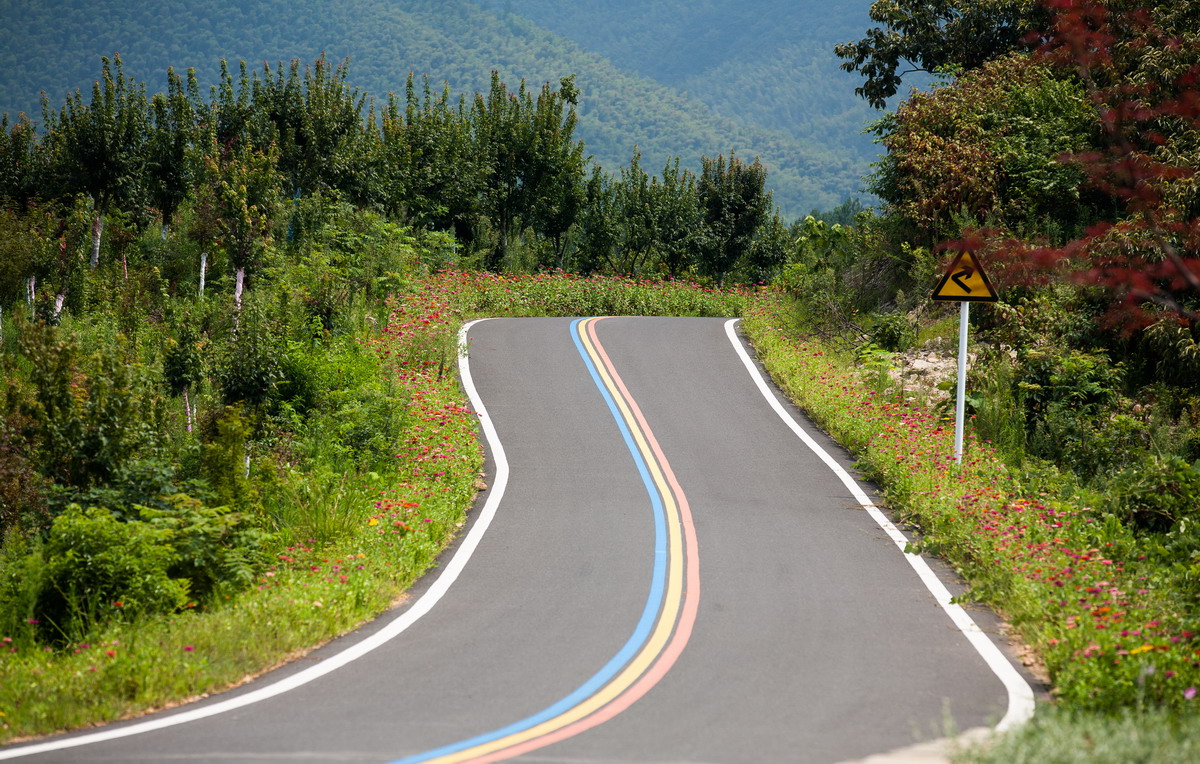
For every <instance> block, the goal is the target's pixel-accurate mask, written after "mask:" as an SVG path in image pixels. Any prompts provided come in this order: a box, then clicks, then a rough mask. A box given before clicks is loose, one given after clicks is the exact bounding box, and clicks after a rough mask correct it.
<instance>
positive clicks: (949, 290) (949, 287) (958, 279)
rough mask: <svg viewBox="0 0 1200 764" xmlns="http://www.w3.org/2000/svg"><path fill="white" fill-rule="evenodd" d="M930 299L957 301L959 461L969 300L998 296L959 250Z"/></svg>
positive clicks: (979, 269) (956, 435)
mask: <svg viewBox="0 0 1200 764" xmlns="http://www.w3.org/2000/svg"><path fill="white" fill-rule="evenodd" d="M932 297H933V299H935V300H939V301H943V302H957V303H959V313H958V389H957V394H958V398H957V399H956V400H955V405H954V461H956V462H958V463H959V464H961V463H962V454H963V429H964V421H963V420H964V419H966V413H967V326H968V324H969V318H970V310H971V303H973V302H995V301H996V300H997V299H998V296H997V294H996V290H995V289H994V288H993V287H992V282H991V281H989V280H988V277H987V274H985V273H984V272H983V268H982V267H980V265H979V259H978V258H976V257H975V255H973V254H971V253H970V252H959V253H958V256H956V257H955V258H954V260H953V261H952V262H951V263H950V267H949V268H947V269H946V273H945V274H943V275H942V280H941V281H939V282H938V285H937V286H936V287H934V290H933V295H932Z"/></svg>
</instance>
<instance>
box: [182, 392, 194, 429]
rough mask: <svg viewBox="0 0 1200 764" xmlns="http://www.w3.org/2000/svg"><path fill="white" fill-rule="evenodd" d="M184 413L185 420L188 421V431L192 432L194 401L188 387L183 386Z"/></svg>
mask: <svg viewBox="0 0 1200 764" xmlns="http://www.w3.org/2000/svg"><path fill="white" fill-rule="evenodd" d="M183 414H184V421H186V422H187V431H188V433H189V434H190V433H191V432H192V401H191V399H190V398H188V389H187V388H186V387H184V388H183Z"/></svg>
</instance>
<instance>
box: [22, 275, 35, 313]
mask: <svg viewBox="0 0 1200 764" xmlns="http://www.w3.org/2000/svg"><path fill="white" fill-rule="evenodd" d="M26 284H27V285H28V287H29V288H28V289H27V290H26V293H25V295H26V299H27V300H28V301H29V307H30V309H32V308H33V302H34V300H36V299H37V276H30V277H29V281H28V282H26Z"/></svg>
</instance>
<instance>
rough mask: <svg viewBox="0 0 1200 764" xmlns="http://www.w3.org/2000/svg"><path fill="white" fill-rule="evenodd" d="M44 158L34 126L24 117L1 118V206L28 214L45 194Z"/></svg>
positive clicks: (6, 116) (5, 116)
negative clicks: (31, 206)
mask: <svg viewBox="0 0 1200 764" xmlns="http://www.w3.org/2000/svg"><path fill="white" fill-rule="evenodd" d="M43 161H44V155H43V154H42V150H41V142H40V141H39V140H38V136H37V131H36V130H35V129H34V127H33V123H32V122H31V121H30V120H29V118H28V117H26V116H25V115H24V114H21V115H19V116H18V117H17V120H16V122H13V123H12V124H9V121H8V115H7V114H5V115H4V117H3V118H0V206H8V207H14V208H15V209H17V210H18V211H20V212H25V211H27V210H28V209H29V206H30V205H31V204H32V203H33V201H34V200H35V199H38V198H39V197H42V196H43V195H44V193H45V191H44V189H43V188H42V185H43V183H44V182H45V177H44V167H43V165H42V163H43Z"/></svg>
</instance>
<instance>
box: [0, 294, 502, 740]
mask: <svg viewBox="0 0 1200 764" xmlns="http://www.w3.org/2000/svg"><path fill="white" fill-rule="evenodd" d="M487 320H489V319H486V318H484V319H479V320H478V321H471V322H469V323H467V324H464V325H463V327H462V328H461V329H459V332H458V347H459V373H460V375H461V378H462V383H463V387H464V388H465V389H466V392H467V397H468V398H469V399H470V401H471V405H472V406H474V407H475V411H476V413H478V414H479V419H480V424H481V425H482V427H483V434H484V437H485V439H486V440H487V444H488V448H490V449H491V452H492V458H493V459H494V460H495V462H496V479H495V481H494V482H493V484H492V487H491V490H490V492H489V493H488V498H487V501H486V502H484V505H483V508H482V509H481V510H480V512H479V517H478V518H476V520H475V522H474V524H473V525H472V526H471V530H470V531H469V532H468V533H467V535H466V536H465V537H463V540H462V543H461V544H460V545H459V547H458V550H457V551H455V553H454V556H453V557H452V558H451V559H450V561H449V562H448V563H447V564H446V567H445V569H443V570H442V573H441V574H440V575H439V576H438V578H437V580H436V581H434V583H433V585H432V586H430V587H429V589H428V590H426V592H425V593H424V594H423V595H421V597H420V598H419V599H418V600H417V601H416V602H414V603H413V604H412V606H411V607H409V608H408V609H407V610H405V611H404V612H403V613H401V614H400V615H398V616H396V618H395V619H394V620H392V621H391V622H390V623H389V624H387V625H386V626H384V627H383V628H382V629H380V630H379V631H377V632H375V633H374V634H372V635H371V636H369V637H367V638H366V639H364V640H362V641H361V642H358V643H356V644H354V645H351V646H350V647H347V648H346V649H345V650H342V651H341V652H339V653H337V654H336V655H332V656H330V657H328V658H325V659H323V660H322V661H321V662H320V663H318V664H316V665H314V666H312V667H311V668H307V669H304V670H303V671H299V672H297V673H295V674H292V675H291V676H289V677H287V678H286V679H281V680H279V681H278V682H274V683H272V684H269V685H267V686H266V687H262V688H260V689H257V690H253V691H251V692H247V693H245V694H244V695H239V696H237V697H235V698H230V699H229V700H225V701H222V702H219V703H213V704H212V705H208V706H204V707H202V708H195V709H192V710H190V711H184V712H182V713H178V714H172V715H170V716H163V717H159V718H155V719H150V720H148V721H145V722H141V723H140V724H131V725H129V726H127V727H120V728H115V729H108V730H103V731H101V732H93V733H91V734H87V735H79V736H77V737H69V738H63V739H59V740H49V741H46V742H44V743H35V744H32V745H26V746H22V747H18V748H9V749H2V750H0V760H2V759H15V758H18V757H21V756H33V755H35V754H39V753H47V752H50V751H61V750H63V749H66V748H77V747H79V746H83V745H90V744H92V743H101V742H104V741H107V740H116V739H118V738H123V737H130V736H132V735H140V734H142V733H144V732H152V731H154V730H160V729H164V728H166V727H174V726H175V725H177V724H186V723H188V722H194V721H198V720H200V719H206V718H208V717H210V716H216V715H218V714H223V713H225V712H227V711H233V710H235V709H238V708H243V707H245V706H249V705H251V704H254V703H258V702H260V701H263V700H267V699H268V698H273V697H275V696H276V695H282V694H283V693H285V692H287V691H289V690H294V689H296V688H297V687H300V686H303V685H306V684H308V683H309V682H312V681H314V680H316V679H319V678H320V677H323V676H325V675H326V674H328V673H330V672H332V671H336V670H337V669H339V668H341V667H342V666H345V665H346V664H348V663H350V662H351V661H354V660H357V659H358V658H361V657H362V656H364V655H366V654H367V653H369V652H371V651H372V650H374V649H375V648H377V647H379V646H380V645H383V644H385V643H387V642H388V641H390V640H392V639H394V638H395V637H396V636H398V635H399V634H400V633H402V632H403V631H404V630H405V629H407V628H408V627H409V626H411V625H413V624H414V623H416V621H417V620H418V619H419V618H421V616H423V615H425V614H426V613H428V612H429V611H430V610H431V609H433V606H434V605H436V604H437V603H438V601H439V600H440V599H441V598H442V597H443V596H444V595H445V594H446V592H447V591H448V590H449V588H450V586H451V584H453V583H454V582H455V580H456V579H457V578H458V576H459V574H460V573H462V571H463V569H464V568H465V567H466V565H467V562H468V561H469V560H470V559H471V556H472V555H473V554H474V553H475V549H476V547H478V546H479V542H480V540H481V539H482V538H483V534H484V533H486V532H487V529H488V526H489V525H491V522H492V518H493V517H495V515H496V508H497V507H498V506H499V505H500V500H501V499H502V498H503V497H504V489H505V488H506V487H507V485H508V460H507V458H506V457H505V455H504V447H503V446H502V445H501V444H500V437H499V435H497V433H496V428H495V425H493V424H492V420H491V417H489V416H488V413H487V409H486V408H485V407H484V405H483V401H482V400H480V398H479V393H478V391H477V390H476V389H475V382H474V380H473V379H472V377H471V367H470V363H469V361H468V357H467V331H468V330H469V329H470V328H471V327H472V326H474V325H475V324H477V323H479V321H487Z"/></svg>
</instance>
